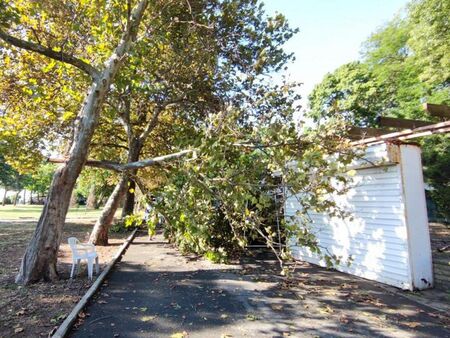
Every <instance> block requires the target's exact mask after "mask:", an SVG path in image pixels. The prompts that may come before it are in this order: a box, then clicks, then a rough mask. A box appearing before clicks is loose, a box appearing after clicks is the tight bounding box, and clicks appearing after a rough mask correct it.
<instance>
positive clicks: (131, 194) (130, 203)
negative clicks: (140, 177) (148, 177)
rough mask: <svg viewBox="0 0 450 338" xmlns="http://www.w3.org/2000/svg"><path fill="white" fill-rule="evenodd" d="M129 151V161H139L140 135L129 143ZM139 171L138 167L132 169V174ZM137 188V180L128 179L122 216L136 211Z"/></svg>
mask: <svg viewBox="0 0 450 338" xmlns="http://www.w3.org/2000/svg"><path fill="white" fill-rule="evenodd" d="M128 148H129V152H128V163H130V162H136V161H139V156H140V153H141V150H142V142H141V140H140V138H139V137H134V138H133V140H132V141H131V143H130V145H129V147H128ZM136 173H137V169H135V170H131V171H130V176H134V175H136ZM135 190H136V182H135V181H134V180H133V179H132V178H131V179H130V180H129V181H128V189H127V191H126V195H125V202H124V204H123V209H122V218H124V217H126V216H128V215H131V214H133V212H134V202H135V197H136V194H135Z"/></svg>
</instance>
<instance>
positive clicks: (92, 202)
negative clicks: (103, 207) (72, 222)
mask: <svg viewBox="0 0 450 338" xmlns="http://www.w3.org/2000/svg"><path fill="white" fill-rule="evenodd" d="M96 208H97V197H96V196H95V185H92V186H91V188H90V189H89V194H88V197H87V200H86V209H96Z"/></svg>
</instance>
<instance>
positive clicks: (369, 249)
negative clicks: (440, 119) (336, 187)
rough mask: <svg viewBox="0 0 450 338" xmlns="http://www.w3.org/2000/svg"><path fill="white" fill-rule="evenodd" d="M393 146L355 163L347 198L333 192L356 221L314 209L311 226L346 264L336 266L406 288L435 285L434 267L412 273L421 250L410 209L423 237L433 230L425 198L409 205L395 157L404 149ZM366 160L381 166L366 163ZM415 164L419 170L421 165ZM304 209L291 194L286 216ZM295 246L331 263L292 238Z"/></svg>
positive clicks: (303, 255)
mask: <svg viewBox="0 0 450 338" xmlns="http://www.w3.org/2000/svg"><path fill="white" fill-rule="evenodd" d="M389 147H392V146H387V145H386V144H381V145H376V146H372V147H369V148H368V149H367V152H366V156H365V158H366V160H358V161H355V163H354V164H353V167H354V168H357V170H356V172H357V174H356V175H355V177H354V182H353V183H352V188H351V189H350V190H349V192H348V193H347V194H346V195H345V196H330V198H334V199H335V200H336V202H337V203H338V205H340V206H341V208H343V209H344V210H346V211H347V212H349V213H350V214H351V215H352V216H353V220H350V219H340V218H336V217H334V218H330V217H329V216H327V215H326V214H321V213H314V212H311V213H309V217H310V220H311V223H310V224H309V227H310V229H311V231H312V232H313V233H315V234H316V237H317V240H318V243H319V245H320V247H322V248H326V249H327V250H328V252H329V253H331V254H335V255H337V256H339V257H342V259H343V263H342V264H340V265H339V266H337V267H336V268H337V269H338V270H340V271H343V272H347V273H351V274H355V275H357V276H361V277H364V278H368V279H372V280H376V281H379V282H383V283H386V284H390V285H393V286H396V287H400V288H403V289H413V288H425V287H429V286H431V284H432V276H431V274H432V272H431V268H430V269H429V268H428V267H425V268H423V269H418V268H415V269H414V270H418V271H420V278H417V276H416V278H415V277H414V274H413V271H412V270H413V267H414V264H411V262H410V260H411V259H412V258H414V254H412V253H411V250H417V249H418V248H417V247H418V245H416V246H415V248H413V247H411V238H412V237H415V234H414V232H415V231H416V230H414V229H411V227H408V224H407V217H406V215H407V210H406V209H408V210H412V209H413V210H414V211H415V212H416V216H415V217H416V219H417V217H418V218H419V219H420V220H419V221H418V222H416V224H415V227H422V230H421V231H420V233H421V236H422V237H423V236H424V229H425V231H428V224H427V220H426V211H425V220H424V218H423V210H422V207H424V206H422V205H421V204H424V203H425V200H423V201H421V200H420V201H418V202H417V200H414V201H410V203H419V205H415V206H414V205H411V206H410V207H409V208H406V206H405V201H406V200H407V199H406V198H405V197H404V196H405V195H404V194H405V192H404V184H405V182H404V178H403V175H402V164H401V163H394V162H393V159H397V160H399V159H400V158H401V156H400V157H399V156H397V155H398V154H400V150H401V149H394V152H393V153H394V155H392V154H390V151H391V150H392V149H389ZM396 147H398V146H396ZM400 147H401V148H402V147H405V146H403V145H402V146H400ZM419 156H420V152H419ZM367 160H368V161H367ZM415 160H417V159H415ZM419 161H420V157H419ZM399 162H401V160H400V161H399ZM367 163H372V164H374V165H379V166H376V167H373V166H372V167H367ZM358 165H359V167H358ZM414 168H415V169H414V170H417V168H418V167H417V166H416V167H414ZM419 169H420V170H421V168H419ZM410 174H414V173H410ZM420 178H421V176H420ZM416 183H417V182H416ZM416 185H417V184H416ZM422 185H423V182H422ZM414 193H415V194H419V195H420V193H422V194H424V192H423V191H422V192H420V187H419V189H415V191H414ZM300 209H301V206H300V205H299V202H298V200H297V198H296V197H295V196H288V197H287V201H286V205H285V216H295V214H296V212H297V211H298V210H300ZM417 213H419V214H420V215H418V214H417ZM423 241H424V242H425V244H424V243H421V244H420V245H423V246H424V247H423V250H424V251H421V254H422V255H423V254H424V253H425V256H426V255H427V245H426V236H425V239H424V240H423ZM428 243H429V239H428ZM428 245H429V244H428ZM291 249H292V252H293V254H294V257H295V258H297V259H302V260H306V261H308V262H311V263H314V264H319V265H322V266H325V265H326V264H325V261H324V260H323V259H321V257H320V256H319V255H317V254H314V253H312V252H311V251H310V250H309V249H308V248H305V247H299V246H297V245H295V243H294V242H292V241H291ZM430 255H431V250H430ZM350 257H351V258H352V262H351V264H350V265H347V264H346V262H347V261H348V259H349V258H350ZM414 259H416V258H414ZM424 264H426V263H424V262H422V263H420V264H419V266H420V267H423V265H424ZM430 265H431V261H430ZM422 278H423V279H426V281H427V283H428V284H427V283H421V282H420V280H421V279H422ZM430 282H431V284H430Z"/></svg>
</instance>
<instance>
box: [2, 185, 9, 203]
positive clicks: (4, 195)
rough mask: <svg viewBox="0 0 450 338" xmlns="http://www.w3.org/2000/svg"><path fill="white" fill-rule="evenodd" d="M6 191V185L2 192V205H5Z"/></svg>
mask: <svg viewBox="0 0 450 338" xmlns="http://www.w3.org/2000/svg"><path fill="white" fill-rule="evenodd" d="M7 193H8V190H6V187H5V192H4V193H3V201H2V206H5V205H6V194H7Z"/></svg>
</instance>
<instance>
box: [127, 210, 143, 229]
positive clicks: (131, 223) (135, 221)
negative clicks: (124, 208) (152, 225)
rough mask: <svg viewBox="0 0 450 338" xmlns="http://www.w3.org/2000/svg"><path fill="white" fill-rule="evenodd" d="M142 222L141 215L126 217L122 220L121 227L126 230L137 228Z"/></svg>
mask: <svg viewBox="0 0 450 338" xmlns="http://www.w3.org/2000/svg"><path fill="white" fill-rule="evenodd" d="M143 222H144V221H143V219H142V215H139V214H133V215H128V216H126V217H125V218H124V219H123V225H124V227H125V229H127V230H132V229H134V228H139V227H140V226H141V225H142V224H143Z"/></svg>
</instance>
